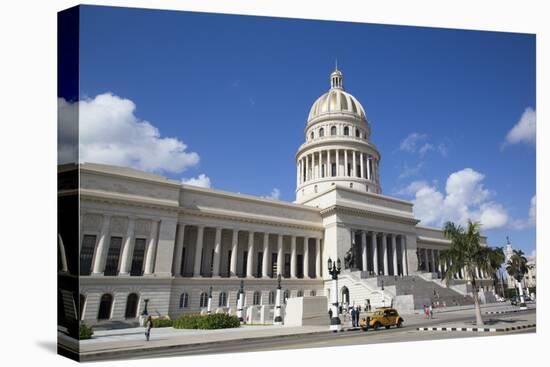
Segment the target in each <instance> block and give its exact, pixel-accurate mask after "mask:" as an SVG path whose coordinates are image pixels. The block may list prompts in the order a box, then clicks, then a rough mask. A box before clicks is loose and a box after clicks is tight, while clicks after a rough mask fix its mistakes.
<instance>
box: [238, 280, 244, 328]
mask: <svg viewBox="0 0 550 367" xmlns="http://www.w3.org/2000/svg"><path fill="white" fill-rule="evenodd" d="M243 288H244V281H243V280H241V284H240V288H239V297H238V298H237V317H238V318H239V322H240V323H241V324H242V323H243V322H244V319H243V303H244V302H243V301H244V300H243V298H244V290H243Z"/></svg>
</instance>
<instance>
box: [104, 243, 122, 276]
mask: <svg viewBox="0 0 550 367" xmlns="http://www.w3.org/2000/svg"><path fill="white" fill-rule="evenodd" d="M121 248H122V237H111V241H110V242H109V251H108V252H107V262H106V263H105V272H104V273H103V274H104V275H117V274H118V261H119V260H120V250H121Z"/></svg>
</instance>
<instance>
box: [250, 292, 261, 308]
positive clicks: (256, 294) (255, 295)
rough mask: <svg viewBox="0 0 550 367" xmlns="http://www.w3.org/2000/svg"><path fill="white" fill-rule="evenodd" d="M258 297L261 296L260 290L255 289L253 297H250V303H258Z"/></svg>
mask: <svg viewBox="0 0 550 367" xmlns="http://www.w3.org/2000/svg"><path fill="white" fill-rule="evenodd" d="M260 298H261V295H260V292H258V291H255V292H254V297H253V298H252V304H253V305H254V306H256V305H259V304H260Z"/></svg>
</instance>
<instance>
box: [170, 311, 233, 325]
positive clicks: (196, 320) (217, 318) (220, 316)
mask: <svg viewBox="0 0 550 367" xmlns="http://www.w3.org/2000/svg"><path fill="white" fill-rule="evenodd" d="M240 325H241V323H240V322H239V318H238V317H237V316H231V315H227V314H224V313H217V314H213V315H183V316H181V317H180V318H179V319H177V320H176V321H175V322H174V325H173V326H174V328H176V329H228V328H235V327H239V326H240Z"/></svg>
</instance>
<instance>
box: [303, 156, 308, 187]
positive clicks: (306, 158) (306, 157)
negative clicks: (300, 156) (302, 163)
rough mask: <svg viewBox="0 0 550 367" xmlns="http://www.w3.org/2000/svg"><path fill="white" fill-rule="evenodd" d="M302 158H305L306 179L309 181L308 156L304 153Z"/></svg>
mask: <svg viewBox="0 0 550 367" xmlns="http://www.w3.org/2000/svg"><path fill="white" fill-rule="evenodd" d="M304 159H305V160H306V181H309V158H308V156H307V155H306V156H305V157H304Z"/></svg>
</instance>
